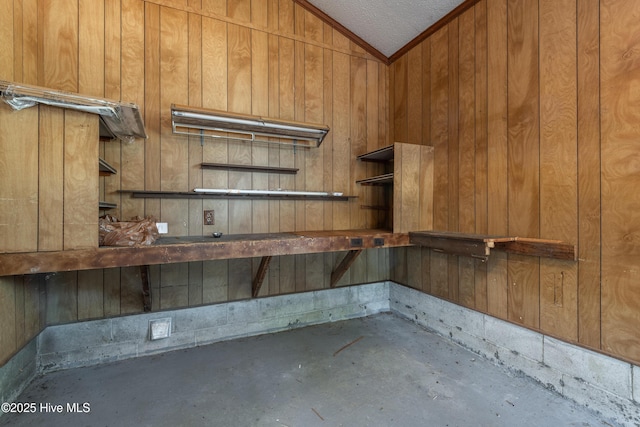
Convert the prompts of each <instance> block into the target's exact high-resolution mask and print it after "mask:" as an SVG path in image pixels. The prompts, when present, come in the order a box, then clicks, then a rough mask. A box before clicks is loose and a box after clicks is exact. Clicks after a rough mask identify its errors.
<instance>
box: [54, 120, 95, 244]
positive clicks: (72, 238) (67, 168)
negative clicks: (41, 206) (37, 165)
mask: <svg viewBox="0 0 640 427" xmlns="http://www.w3.org/2000/svg"><path fill="white" fill-rule="evenodd" d="M64 125H65V127H64V189H63V194H64V198H63V200H64V217H63V224H64V230H63V232H64V243H63V248H64V249H65V250H68V249H81V248H90V247H96V246H98V201H99V200H98V190H97V189H98V163H97V162H96V159H97V158H98V139H99V124H98V117H97V116H96V115H94V114H88V113H83V112H79V111H72V110H67V111H65V113H64Z"/></svg>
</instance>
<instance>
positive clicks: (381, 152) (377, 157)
mask: <svg viewBox="0 0 640 427" xmlns="http://www.w3.org/2000/svg"><path fill="white" fill-rule="evenodd" d="M393 157H394V148H393V145H389V146H387V147H384V148H380V149H378V150H375V151H371V152H369V153H365V154H361V155H359V156H358V157H357V159H358V160H362V161H363V162H379V163H386V162H389V161H391V160H393Z"/></svg>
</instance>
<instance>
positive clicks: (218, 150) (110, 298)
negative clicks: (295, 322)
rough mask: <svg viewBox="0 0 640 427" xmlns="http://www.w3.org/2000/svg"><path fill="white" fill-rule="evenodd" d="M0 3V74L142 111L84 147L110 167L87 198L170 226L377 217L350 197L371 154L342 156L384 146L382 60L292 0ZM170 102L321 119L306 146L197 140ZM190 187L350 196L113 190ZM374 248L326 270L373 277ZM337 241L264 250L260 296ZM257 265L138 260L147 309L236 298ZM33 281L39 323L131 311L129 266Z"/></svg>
mask: <svg viewBox="0 0 640 427" xmlns="http://www.w3.org/2000/svg"><path fill="white" fill-rule="evenodd" d="M0 3H1V4H0V8H2V10H1V11H0V12H1V13H0V37H1V40H2V43H0V79H3V80H9V81H16V82H24V83H28V84H35V85H39V86H46V87H51V88H54V89H59V90H66V91H71V92H80V93H82V94H85V95H94V96H100V97H106V98H111V99H116V100H123V101H126V102H133V103H136V104H138V105H139V106H140V107H141V109H142V110H143V113H144V121H145V125H146V129H147V132H148V134H149V138H148V139H147V140H144V141H143V140H137V141H136V142H135V143H133V144H124V143H123V144H121V143H119V142H107V143H101V146H100V154H101V155H102V156H104V158H105V160H106V161H107V162H108V163H109V164H111V165H112V166H114V167H115V168H116V169H117V170H118V174H117V175H115V176H111V177H105V178H101V183H100V196H101V199H103V200H106V201H108V202H114V203H117V204H118V206H119V208H118V209H117V210H116V211H115V212H113V214H115V216H118V217H120V218H124V219H128V218H130V217H133V216H136V215H140V216H144V215H153V216H155V217H156V218H158V219H159V220H161V221H164V222H168V223H169V230H170V234H172V235H201V234H203V233H210V232H212V231H214V230H217V231H222V232H224V233H238V232H242V233H247V232H253V233H264V232H281V231H283V232H284V231H292V230H305V229H306V230H310V229H320V230H321V229H349V228H373V227H376V226H379V225H381V224H385V220H386V214H384V213H379V212H378V211H373V210H371V211H368V210H363V209H361V208H360V204H364V203H363V200H364V201H366V204H377V201H376V200H372V199H373V198H374V197H377V196H375V193H374V192H373V191H372V190H371V189H370V188H361V187H360V186H357V185H356V184H355V180H356V179H357V178H358V177H361V176H364V175H366V174H369V173H372V172H373V171H372V170H370V169H371V168H373V167H374V166H370V165H362V164H359V163H357V162H356V161H355V156H356V155H358V154H362V153H363V152H365V151H367V150H372V149H376V148H379V147H382V146H385V145H387V144H388V141H389V139H388V126H389V125H388V123H389V110H388V108H389V102H388V93H389V79H388V66H387V65H385V64H383V63H381V62H380V61H378V60H377V59H375V58H373V57H371V56H370V55H368V54H366V53H365V52H364V51H363V50H362V49H361V48H359V47H357V46H356V45H354V44H353V43H351V42H350V41H349V40H348V39H346V38H345V37H344V36H342V35H341V34H339V33H338V32H336V31H334V30H333V29H332V28H331V27H330V26H329V25H327V24H324V23H323V22H322V21H320V20H319V19H318V18H317V17H315V16H314V15H312V14H311V13H309V12H307V11H305V10H304V9H303V8H302V7H300V6H299V5H296V4H294V2H293V1H292V0H55V1H53V0H5V1H2V2H0ZM172 103H178V104H187V105H192V106H195V107H204V108H214V109H222V110H229V111H235V112H240V113H252V114H259V115H265V116H269V117H275V118H283V119H294V120H299V121H312V122H321V123H326V124H328V125H329V126H330V128H331V132H330V133H329V136H328V137H327V139H326V140H325V141H324V143H323V144H322V145H321V147H319V148H318V149H314V150H308V151H305V150H297V151H295V152H294V151H293V150H291V149H289V148H280V147H278V146H270V147H267V146H258V145H255V146H251V145H247V144H244V143H229V144H226V143H216V142H209V141H208V142H205V144H204V145H201V144H200V141H199V140H198V139H195V138H194V139H187V138H185V137H177V136H173V135H172V134H171V127H170V111H169V106H170V105H171V104H172ZM201 162H217V163H225V162H228V163H241V164H256V165H270V166H282V167H297V168H299V169H300V171H299V173H298V174H297V175H296V176H295V177H294V176H289V175H282V176H279V175H274V174H269V175H266V174H259V173H254V174H251V173H237V172H226V171H215V170H207V171H202V170H201V169H200V167H199V164H200V163H201ZM200 186H204V187H218V186H222V187H226V186H229V187H237V188H254V189H265V188H285V189H299V190H331V191H340V192H344V193H345V194H350V195H357V196H360V199H359V200H354V201H352V202H304V201H300V202H298V201H296V202H293V201H268V202H267V201H244V200H243V201H227V200H197V201H185V200H169V199H164V200H159V199H145V200H143V199H131V198H128V197H126V196H121V195H120V194H119V193H117V191H118V190H119V189H148V190H179V191H189V190H191V189H193V188H194V187H200ZM64 203H65V204H66V203H72V201H71V200H64ZM204 209H213V210H214V211H215V221H216V224H215V225H214V226H204V225H203V210H204ZM388 254H389V252H388V250H371V251H367V253H366V256H365V254H363V256H361V257H359V259H358V261H357V262H356V263H355V264H354V266H353V267H352V268H351V269H350V271H349V272H348V273H347V274H346V275H345V276H344V277H343V279H342V280H341V282H340V284H349V283H363V282H371V281H377V280H382V279H386V278H388V268H387V267H386V266H387V265H388V264H389V262H388ZM341 255H343V254H326V255H310V256H290V257H281V258H280V259H274V260H273V261H272V262H271V267H270V269H269V274H268V275H267V278H266V280H265V282H264V285H263V286H262V288H261V295H272V294H278V293H286V292H294V291H303V290H309V289H317V288H326V287H328V285H329V277H330V273H331V270H332V269H333V267H334V266H335V265H337V263H338V262H339V261H340V258H339V257H340V256H341ZM258 263H259V260H237V261H217V262H204V263H189V264H184V265H166V266H160V267H153V268H152V269H151V282H152V292H153V309H154V310H158V309H170V308H177V307H186V306H193V305H199V304H207V303H213V302H219V301H227V300H233V299H238V298H245V297H249V296H250V287H251V278H252V275H253V272H255V270H256V269H257V266H258ZM15 280H17V281H18V282H20V283H22V282H21V279H15ZM21 286H22V285H21V284H19V285H16V284H15V283H14V279H3V280H2V283H1V287H2V301H3V303H2V307H0V312H1V313H2V320H3V322H2V323H1V324H2V325H5V324H6V325H9V326H7V328H8V329H11V328H13V326H11V325H16V322H17V320H15V319H14V320H11V318H13V317H15V318H16V319H17V318H18V317H20V316H22V314H21V313H23V311H24V310H17V311H16V310H15V309H12V311H11V310H4V309H3V308H5V306H7V304H8V306H11V305H12V304H14V303H15V304H17V305H19V304H18V300H17V299H16V298H17V297H16V296H15V295H17V292H22V291H23V290H22V288H21ZM44 286H46V290H47V299H46V301H47V309H46V322H47V323H48V324H54V323H61V322H72V321H77V320H83V319H90V318H101V317H108V316H117V315H122V314H127V313H135V312H140V311H141V310H142V300H141V296H140V279H139V271H138V269H137V268H123V269H110V270H104V271H102V270H100V271H85V272H70V273H59V274H53V275H50V276H48V278H47V280H46V283H45V285H44ZM18 288H20V290H18ZM14 300H15V301H14ZM12 301H13V302H12ZM10 313H15V316H13V315H11V314H10ZM5 321H6V322H5ZM3 328H4V326H3ZM5 335H6V334H5V333H4V332H3V334H2V335H0V336H1V337H3V338H2V340H1V341H0V348H2V349H3V350H4V349H5V348H7V349H10V350H9V351H10V352H13V350H14V349H15V348H16V347H15V346H14V342H15V343H19V342H20V340H21V339H22V338H20V339H18V340H16V339H14V338H12V337H14V336H15V334H14V333H13V332H10V333H9V335H10V337H9V338H7V340H9V341H5V338H4V337H5ZM9 335H7V336H9ZM5 342H6V343H10V345H8V346H5ZM3 353H5V352H4V351H3ZM0 356H1V355H0ZM0 359H2V357H0Z"/></svg>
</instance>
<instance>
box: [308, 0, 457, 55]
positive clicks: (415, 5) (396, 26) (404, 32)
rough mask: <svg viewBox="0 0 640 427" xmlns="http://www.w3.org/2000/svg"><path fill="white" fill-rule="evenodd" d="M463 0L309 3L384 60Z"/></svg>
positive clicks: (326, 0) (323, 0)
mask: <svg viewBox="0 0 640 427" xmlns="http://www.w3.org/2000/svg"><path fill="white" fill-rule="evenodd" d="M462 2H463V0H309V3H311V4H313V5H314V6H315V7H317V8H318V9H320V10H322V11H323V12H324V13H326V14H327V15H329V16H330V17H331V18H333V19H335V20H336V21H337V22H339V23H340V24H342V25H343V26H344V27H346V28H347V29H348V30H349V31H351V32H352V33H354V34H356V35H357V36H358V37H360V38H361V39H363V40H364V41H366V42H367V43H369V44H370V45H371V46H373V47H374V48H376V49H377V50H379V51H380V52H382V53H383V54H384V55H386V56H387V57H389V56H391V55H393V54H394V53H396V52H397V51H398V50H399V49H400V48H402V47H403V46H404V45H406V44H407V43H409V42H410V41H411V40H413V39H414V38H415V37H416V36H418V35H419V34H420V33H422V32H423V31H424V30H426V29H427V28H429V27H430V26H432V25H433V24H435V23H436V22H438V21H439V20H440V19H441V18H442V17H444V16H445V15H446V14H447V13H449V12H451V11H452V10H453V9H455V8H456V6H458V5H460V4H461V3H462Z"/></svg>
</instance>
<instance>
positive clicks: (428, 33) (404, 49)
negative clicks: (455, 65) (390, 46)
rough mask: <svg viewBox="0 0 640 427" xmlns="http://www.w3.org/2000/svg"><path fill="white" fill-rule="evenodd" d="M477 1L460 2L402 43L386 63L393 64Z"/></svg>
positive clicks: (466, 0)
mask: <svg viewBox="0 0 640 427" xmlns="http://www.w3.org/2000/svg"><path fill="white" fill-rule="evenodd" d="M478 1H480V0H465V1H464V2H463V3H461V4H460V5H459V6H458V7H456V8H455V9H453V10H452V11H451V12H449V13H447V14H446V15H445V16H444V17H443V18H442V19H440V20H439V21H438V22H436V23H435V24H433V25H432V26H430V27H429V28H427V29H426V30H424V31H423V32H422V33H420V34H419V35H418V36H417V37H416V38H414V39H413V40H411V41H410V42H409V43H407V44H406V45H404V47H402V48H401V49H400V50H398V51H397V52H396V53H394V54H393V55H391V56H390V57H389V59H388V61H387V63H388V64H389V65H391V64H393V63H394V62H396V61H397V60H398V59H399V58H401V57H402V56H404V55H405V54H406V53H408V52H409V51H410V50H411V49H413V48H414V47H416V46H417V45H419V44H420V43H422V42H423V41H424V40H426V39H427V38H429V37H430V36H431V35H433V34H434V33H435V32H437V31H438V30H439V29H441V28H443V27H444V26H445V25H447V24H448V23H449V22H451V21H453V20H454V19H456V18H457V17H458V16H460V15H462V14H463V13H464V12H466V11H467V10H468V9H469V8H471V7H472V6H474V5H475V4H476V3H478Z"/></svg>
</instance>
